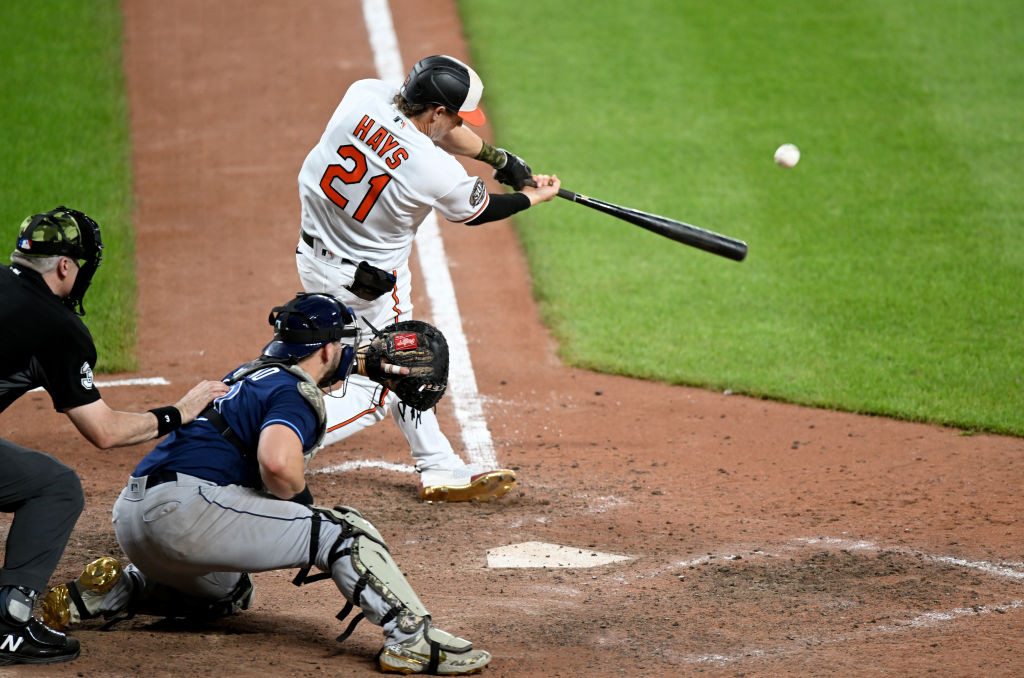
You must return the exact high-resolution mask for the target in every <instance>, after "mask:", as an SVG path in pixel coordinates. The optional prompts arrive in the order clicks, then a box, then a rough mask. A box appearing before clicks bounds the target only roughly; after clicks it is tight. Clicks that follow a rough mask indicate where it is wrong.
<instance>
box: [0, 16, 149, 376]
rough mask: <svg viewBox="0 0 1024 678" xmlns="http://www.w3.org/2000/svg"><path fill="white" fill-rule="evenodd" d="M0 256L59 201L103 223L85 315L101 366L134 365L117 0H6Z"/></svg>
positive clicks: (0, 94) (1, 30)
mask: <svg viewBox="0 0 1024 678" xmlns="http://www.w3.org/2000/svg"><path fill="white" fill-rule="evenodd" d="M0 64H2V68H0V101H3V104H4V105H3V107H2V108H0V148H2V151H0V157H2V159H3V161H2V171H3V180H2V182H0V247H3V248H5V249H4V250H3V252H2V254H0V260H2V261H3V262H4V263H7V262H8V261H9V259H8V255H9V254H10V252H11V250H13V249H14V242H15V238H16V236H17V233H18V227H19V226H20V224H21V222H22V220H23V219H24V218H25V217H27V216H29V215H31V214H34V213H37V212H45V211H47V210H50V209H53V208H54V207H56V206H57V205H61V204H63V205H66V206H68V207H73V208H75V209H78V210H81V211H83V212H85V213H86V214H88V215H89V216H91V217H92V218H94V219H95V220H96V221H97V222H98V223H99V224H100V228H101V229H102V234H103V244H104V246H105V249H104V252H103V263H102V265H101V266H100V269H99V271H98V272H97V274H96V277H95V278H94V279H93V284H92V286H91V287H90V289H89V292H88V293H87V294H86V297H85V310H86V316H85V318H84V320H85V322H86V324H87V325H88V326H89V329H90V331H91V332H92V334H93V338H94V339H95V341H96V347H97V351H98V353H99V365H98V369H99V370H100V371H105V372H112V371H121V370H130V369H134V368H135V367H136V366H137V361H136V358H135V354H134V350H135V338H136V334H135V331H136V328H135V316H136V291H135V241H134V232H133V230H132V224H131V213H132V205H133V202H132V193H131V183H132V182H131V165H130V146H129V137H128V126H127V112H126V111H127V105H126V101H125V94H124V76H123V69H122V63H121V14H120V5H119V4H118V3H117V2H116V1H115V0H33V1H32V2H21V1H15V2H3V3H0Z"/></svg>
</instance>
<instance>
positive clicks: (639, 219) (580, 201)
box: [558, 188, 747, 261]
mask: <svg viewBox="0 0 1024 678" xmlns="http://www.w3.org/2000/svg"><path fill="white" fill-rule="evenodd" d="M558 197H559V198H565V199H566V200H571V201H572V202H574V203H576V204H577V205H584V206H586V207H589V208H591V209H595V210H597V211H599V212H604V213H605V214H610V215H612V216H613V217H617V218H619V219H622V220H623V221H628V222H629V223H631V224H634V225H636V226H640V227H641V228H646V229H647V230H648V231H653V232H654V233H657V234H658V235H663V236H665V237H666V238H669V239H671V240H675V241H676V242H681V243H683V244H684V245H690V246H691V247H696V248H698V249H702V250H704V251H705V252H711V253H712V254H717V255H718V256H721V257H725V258H726V259H732V260H733V261H743V259H744V258H745V257H746V256H747V243H745V242H743V241H742V240H736V239H735V238H730V237H728V236H724V235H722V234H720V233H715V232H714V231H707V230H705V229H703V228H698V227H697V226H693V225H692V224H687V223H685V222H682V221H676V220H675V219H669V218H668V217H662V216H659V215H657V214H648V213H647V212H641V211H640V210H635V209H632V208H630V207H623V206H621V205H615V204H613V203H610V202H605V201H603V200H598V199H597V198H591V197H589V196H586V195H582V194H580V193H573V192H572V191H567V190H565V189H564V188H560V189H558Z"/></svg>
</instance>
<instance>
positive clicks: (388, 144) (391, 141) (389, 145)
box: [377, 134, 398, 158]
mask: <svg viewBox="0 0 1024 678" xmlns="http://www.w3.org/2000/svg"><path fill="white" fill-rule="evenodd" d="M397 145H398V141H397V140H396V139H395V138H394V137H393V136H391V135H390V134H389V135H388V139H387V141H385V142H384V145H383V146H381V148H380V150H379V151H377V155H379V156H380V157H382V158H383V157H384V154H385V153H387V152H388V151H390V150H391V149H392V148H394V147H395V146H397Z"/></svg>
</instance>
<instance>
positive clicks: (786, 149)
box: [775, 144, 800, 169]
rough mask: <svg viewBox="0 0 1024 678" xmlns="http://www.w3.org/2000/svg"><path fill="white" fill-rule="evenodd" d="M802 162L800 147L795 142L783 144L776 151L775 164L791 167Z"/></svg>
mask: <svg viewBox="0 0 1024 678" xmlns="http://www.w3.org/2000/svg"><path fill="white" fill-rule="evenodd" d="M798 162H800V149H799V148H797V147H796V146H795V145H793V144H782V145H781V146H779V148H778V149H777V150H776V151H775V164H776V165H778V166H779V167H785V168H786V169H789V168H790V167H793V166H794V165H796V164H797V163H798Z"/></svg>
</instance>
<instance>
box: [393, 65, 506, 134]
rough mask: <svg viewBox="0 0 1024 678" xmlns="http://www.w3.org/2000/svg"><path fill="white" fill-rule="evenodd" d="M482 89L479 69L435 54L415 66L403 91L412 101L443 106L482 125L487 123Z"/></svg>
mask: <svg viewBox="0 0 1024 678" xmlns="http://www.w3.org/2000/svg"><path fill="white" fill-rule="evenodd" d="M483 92H484V84H483V82H482V81H481V80H480V76H479V75H477V74H476V71H474V70H473V69H472V68H470V67H469V66H467V65H466V64H464V63H462V62H461V61H459V60H458V59H454V58H452V57H450V56H445V55H443V54H436V55H434V56H429V57H427V58H425V59H421V60H420V61H418V62H417V63H416V65H415V66H413V67H412V70H411V71H409V75H408V76H407V77H406V78H405V84H404V85H402V89H401V92H400V94H401V95H402V97H403V98H404V99H405V100H406V101H408V102H409V103H410V104H435V105H437V106H444V107H445V108H447V109H448V110H450V111H452V112H454V113H458V114H459V117H461V118H462V119H463V120H465V121H466V122H468V123H469V124H471V125H476V126H477V127H479V126H480V125H483V124H484V123H485V122H487V118H485V117H484V113H483V111H481V110H480V108H479V106H480V96H481V95H482V94H483Z"/></svg>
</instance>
